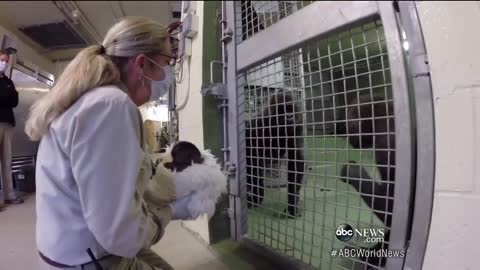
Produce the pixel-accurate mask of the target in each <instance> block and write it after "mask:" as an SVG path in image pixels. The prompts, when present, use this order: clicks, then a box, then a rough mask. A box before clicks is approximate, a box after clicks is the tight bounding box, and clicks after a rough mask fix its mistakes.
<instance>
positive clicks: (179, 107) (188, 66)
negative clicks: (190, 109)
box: [175, 57, 191, 112]
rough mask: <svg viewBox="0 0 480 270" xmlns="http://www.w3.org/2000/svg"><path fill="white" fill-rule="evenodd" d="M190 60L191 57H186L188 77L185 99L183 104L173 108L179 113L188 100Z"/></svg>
mask: <svg viewBox="0 0 480 270" xmlns="http://www.w3.org/2000/svg"><path fill="white" fill-rule="evenodd" d="M190 59H191V57H188V63H187V68H188V72H187V75H188V83H187V92H186V95H185V98H184V100H183V102H182V103H181V104H180V105H179V106H177V107H176V108H175V111H176V112H179V111H181V110H183V109H184V108H185V106H186V105H187V103H188V98H189V96H190V82H191V74H190V65H191V61H190ZM182 62H183V61H182ZM182 70H183V65H182ZM182 72H183V71H182Z"/></svg>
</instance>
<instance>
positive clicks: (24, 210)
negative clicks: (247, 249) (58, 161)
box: [0, 195, 228, 270]
mask: <svg viewBox="0 0 480 270" xmlns="http://www.w3.org/2000/svg"><path fill="white" fill-rule="evenodd" d="M25 199H26V202H25V203H24V204H21V205H13V206H8V207H7V208H5V209H4V210H3V211H0V270H10V269H11V270H32V269H36V266H37V260H38V255H37V250H36V244H35V217H36V213H35V196H33V195H32V196H28V197H26V198H25ZM153 250H154V251H156V252H157V253H158V254H160V255H161V256H162V257H163V258H164V259H165V260H166V261H168V262H169V263H170V264H171V265H172V266H173V267H174V268H175V269H177V270H190V269H196V270H197V269H198V270H202V269H205V270H207V269H208V270H224V269H228V267H227V266H226V265H225V264H224V263H222V262H221V261H220V260H218V258H217V257H216V256H215V255H214V254H213V253H212V252H211V251H210V249H209V248H207V247H206V246H205V245H204V244H203V243H201V242H200V241H198V240H197V239H196V238H195V237H194V236H193V235H192V234H191V233H190V232H188V231H187V230H185V229H184V228H183V227H182V226H181V223H180V222H177V221H175V222H171V223H170V224H169V225H168V227H167V231H166V233H165V236H164V238H163V239H161V240H160V242H159V243H158V244H157V245H155V246H154V247H153ZM187 254H188V258H187V257H186V255H187Z"/></svg>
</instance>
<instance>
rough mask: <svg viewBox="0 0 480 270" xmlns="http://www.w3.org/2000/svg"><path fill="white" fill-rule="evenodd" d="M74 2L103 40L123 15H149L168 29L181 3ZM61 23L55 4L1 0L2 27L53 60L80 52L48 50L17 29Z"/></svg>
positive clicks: (66, 58) (69, 57)
mask: <svg viewBox="0 0 480 270" xmlns="http://www.w3.org/2000/svg"><path fill="white" fill-rule="evenodd" d="M73 2H75V4H76V5H77V6H78V8H79V9H80V11H81V12H82V14H83V15H84V16H85V17H86V18H87V20H88V21H89V23H90V24H91V25H92V27H93V28H94V30H95V31H96V32H97V33H98V34H99V35H100V36H101V37H104V36H105V34H106V32H107V31H108V29H109V28H110V27H111V26H112V25H113V24H114V23H115V22H117V21H118V19H119V18H120V17H121V16H122V14H124V15H126V16H148V17H151V18H153V19H155V20H156V21H158V22H159V23H161V24H163V25H165V26H166V25H168V24H170V23H171V22H173V21H174V19H173V18H172V13H171V11H172V8H173V7H174V5H175V6H178V3H175V2H178V1H73ZM62 20H65V17H64V15H63V14H62V13H61V12H60V10H59V9H58V8H57V6H56V5H55V4H54V3H53V1H0V25H2V26H3V27H5V28H6V29H8V30H10V31H11V32H13V33H14V34H15V35H17V36H18V38H19V39H22V41H24V42H26V43H27V44H29V45H31V46H32V47H33V48H34V49H35V50H37V51H38V52H39V53H41V54H44V55H46V56H47V57H49V58H50V59H51V60H68V59H71V58H73V56H74V55H75V54H76V53H77V52H78V50H75V49H73V50H72V49H70V50H58V51H46V50H45V49H43V48H42V47H40V46H39V45H38V44H35V43H34V42H33V41H32V40H30V39H29V38H28V37H26V36H24V35H23V34H21V32H20V31H18V28H20V27H23V26H28V25H35V24H44V23H49V22H56V21H62Z"/></svg>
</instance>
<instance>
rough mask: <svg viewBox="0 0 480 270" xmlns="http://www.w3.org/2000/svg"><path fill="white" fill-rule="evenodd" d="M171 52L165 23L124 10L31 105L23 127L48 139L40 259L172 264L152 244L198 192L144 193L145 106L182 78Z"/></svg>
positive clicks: (41, 163)
mask: <svg viewBox="0 0 480 270" xmlns="http://www.w3.org/2000/svg"><path fill="white" fill-rule="evenodd" d="M170 55H171V48H170V41H169V37H168V34H167V32H166V31H165V29H164V28H163V27H162V26H161V25H159V24H158V23H156V22H155V21H153V20H150V19H148V18H143V17H130V18H125V19H123V20H122V21H120V22H118V23H117V24H115V25H114V26H113V27H112V28H111V29H110V30H109V31H108V33H107V35H106V37H105V40H104V41H103V43H102V44H101V45H94V46H90V47H88V48H86V49H84V50H82V51H81V52H80V53H79V54H78V55H77V56H76V57H75V59H73V60H72V61H71V63H70V64H69V65H68V66H67V67H66V69H65V71H64V72H63V74H62V75H61V76H60V78H59V79H58V81H57V83H56V85H55V86H54V87H53V89H52V90H51V91H50V92H49V93H48V94H47V95H46V96H45V97H44V98H42V99H41V100H39V101H38V102H37V103H36V104H34V106H33V107H32V110H31V112H30V116H29V119H28V121H27V125H26V128H25V131H26V133H27V134H28V135H29V136H30V138H31V139H33V140H41V142H40V147H39V150H38V161H37V172H36V179H37V197H36V200H37V247H38V250H39V254H40V257H41V260H40V263H41V269H64V268H67V269H68V268H72V269H100V268H99V266H101V267H102V269H104V270H106V269H171V266H169V265H168V264H167V263H166V262H164V261H163V260H162V259H161V258H160V257H159V256H157V255H156V254H154V253H153V252H151V251H150V249H149V247H150V246H152V245H153V244H154V243H156V242H157V241H158V240H159V239H160V238H161V237H162V236H163V234H164V231H165V227H166V226H167V224H168V223H169V221H170V220H171V219H194V218H196V217H192V216H191V214H190V213H189V212H188V210H187V207H186V205H187V204H188V201H189V200H190V196H187V197H184V198H182V199H179V200H177V201H175V202H173V203H172V204H170V205H169V206H166V207H165V208H160V209H153V208H152V207H150V206H149V205H148V204H147V203H146V202H145V201H144V199H143V192H144V190H145V186H146V182H147V181H148V179H149V178H150V176H151V167H150V166H151V163H150V162H151V161H150V159H149V158H148V157H147V156H146V154H145V150H144V149H143V147H142V146H143V145H144V143H143V131H142V119H141V115H140V112H139V110H138V108H137V106H140V105H142V104H144V103H146V102H148V101H149V100H155V99H158V98H159V97H160V96H162V95H163V94H165V93H166V92H167V90H168V88H169V87H170V85H171V84H173V83H174V73H173V70H172V68H171V66H170V65H169V62H170V61H171V56H170ZM87 250H89V251H91V252H89V253H87Z"/></svg>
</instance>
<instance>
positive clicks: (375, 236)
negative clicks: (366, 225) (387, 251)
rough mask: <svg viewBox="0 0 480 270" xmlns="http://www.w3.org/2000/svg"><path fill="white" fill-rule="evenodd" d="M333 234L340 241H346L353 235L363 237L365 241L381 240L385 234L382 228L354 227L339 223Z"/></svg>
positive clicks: (376, 241)
mask: <svg viewBox="0 0 480 270" xmlns="http://www.w3.org/2000/svg"><path fill="white" fill-rule="evenodd" d="M335 236H336V237H337V239H338V240H340V241H342V242H348V241H350V240H351V239H352V238H353V237H362V238H365V240H364V242H366V243H379V242H383V240H384V236H385V230H384V229H354V228H353V227H352V226H350V225H348V224H341V225H340V226H338V227H337V229H336V230H335Z"/></svg>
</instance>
